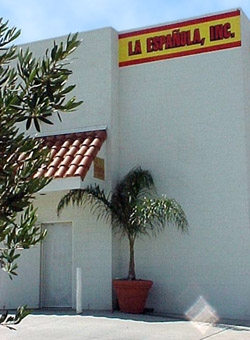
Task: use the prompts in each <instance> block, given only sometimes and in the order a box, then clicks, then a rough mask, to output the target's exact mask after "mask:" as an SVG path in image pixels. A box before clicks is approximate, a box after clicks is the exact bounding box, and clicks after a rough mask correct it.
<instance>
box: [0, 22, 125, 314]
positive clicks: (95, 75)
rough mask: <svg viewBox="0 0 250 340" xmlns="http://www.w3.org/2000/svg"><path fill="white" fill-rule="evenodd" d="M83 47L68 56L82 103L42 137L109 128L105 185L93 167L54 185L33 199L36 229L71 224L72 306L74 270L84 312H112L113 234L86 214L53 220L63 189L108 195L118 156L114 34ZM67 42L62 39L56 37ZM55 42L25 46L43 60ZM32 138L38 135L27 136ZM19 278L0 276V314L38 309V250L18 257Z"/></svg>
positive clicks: (96, 34)
mask: <svg viewBox="0 0 250 340" xmlns="http://www.w3.org/2000/svg"><path fill="white" fill-rule="evenodd" d="M79 39H81V40H82V43H81V45H80V46H79V47H78V49H77V50H76V51H75V52H74V54H73V55H72V57H71V59H72V62H73V63H72V65H71V66H70V67H72V70H73V75H72V77H71V78H70V83H72V84H77V88H76V90H75V92H74V95H76V96H77V99H78V100H84V103H83V104H82V106H81V107H80V108H78V109H77V111H75V112H72V113H67V114H61V117H62V120H63V121H62V123H61V122H59V120H58V118H57V117H54V125H53V126H48V125H44V124H42V125H41V126H42V132H41V135H47V134H60V133H68V132H79V131H90V130H96V129H103V128H105V129H107V133H108V139H107V141H106V142H105V143H104V144H103V146H102V149H101V150H100V152H99V154H98V156H99V157H102V158H103V159H104V160H105V181H101V180H97V179H94V176H93V166H91V168H90V170H89V172H88V174H87V176H86V178H85V180H84V182H82V181H81V179H79V178H67V179H59V180H55V181H52V182H51V183H50V184H49V185H48V186H47V187H46V188H44V190H43V191H42V193H43V195H44V194H45V196H40V195H37V199H36V204H37V206H38V207H39V210H38V211H39V220H38V224H39V225H42V224H46V223H57V222H70V223H72V229H73V233H72V234H73V239H72V243H73V244H72V249H73V258H72V282H73V285H72V301H73V304H72V307H73V308H75V307H76V268H77V267H80V268H81V269H82V276H83V282H82V286H83V296H82V307H83V308H84V309H103V310H105V309H111V308H112V286H111V281H112V233H111V229H110V227H109V226H105V225H103V223H97V222H96V220H95V218H94V217H92V216H91V215H90V214H89V213H88V212H87V211H85V212H84V213H83V212H82V210H81V209H80V208H79V209H71V208H68V209H65V210H64V211H63V213H62V215H61V216H60V218H58V217H57V215H56V207H57V204H58V202H59V200H60V198H61V197H62V195H63V194H64V193H66V191H63V190H64V189H71V188H80V187H84V186H86V185H87V184H89V183H91V182H96V183H98V184H100V185H102V186H103V187H105V189H106V190H107V191H110V190H111V187H112V186H113V180H114V179H115V178H116V176H113V175H112V173H111V171H114V172H117V170H116V169H117V167H118V152H119V131H118V115H116V113H117V105H118V97H117V92H118V85H117V83H118V54H117V49H118V41H117V32H115V31H114V30H113V29H111V28H106V29H103V30H96V31H90V32H86V33H81V34H79ZM57 40H58V41H61V40H65V37H62V38H58V39H57ZM52 46H53V40H45V41H39V42H35V43H32V44H30V45H29V46H28V45H27V46H23V48H24V49H25V48H26V47H29V48H30V50H32V51H33V52H34V55H36V56H40V55H43V53H44V52H45V50H46V49H47V48H48V47H52ZM29 133H31V134H33V133H34V134H36V135H39V134H38V133H36V131H34V130H33V131H32V130H31V131H29ZM18 263H19V270H18V277H17V278H14V280H13V281H11V282H10V280H9V278H8V276H7V274H6V273H3V272H0V309H1V308H3V307H6V308H17V307H18V306H19V305H20V304H27V305H29V307H32V308H38V307H40V293H41V289H40V284H41V283H40V282H41V280H40V279H41V277H40V274H41V272H40V265H41V250H40V246H37V247H36V248H34V249H32V250H29V251H25V252H23V253H22V258H21V260H19V262H18Z"/></svg>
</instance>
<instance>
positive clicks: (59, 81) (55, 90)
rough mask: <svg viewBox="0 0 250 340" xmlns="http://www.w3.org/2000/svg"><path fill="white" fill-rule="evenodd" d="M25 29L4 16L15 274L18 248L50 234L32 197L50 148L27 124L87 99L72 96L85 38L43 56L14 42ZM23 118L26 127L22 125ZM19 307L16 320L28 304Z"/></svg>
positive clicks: (7, 185)
mask: <svg viewBox="0 0 250 340" xmlns="http://www.w3.org/2000/svg"><path fill="white" fill-rule="evenodd" d="M19 34H20V31H19V30H17V29H16V28H9V27H8V22H4V20H3V19H0V266H1V267H2V269H3V270H5V271H6V272H8V273H9V275H10V277H12V276H13V275H16V274H17V272H16V269H17V262H16V260H17V259H18V257H19V256H20V252H19V251H18V250H20V249H28V248H30V247H31V246H33V245H35V244H37V243H38V242H40V241H41V240H42V239H43V238H44V237H45V233H44V232H41V230H40V228H39V227H38V226H37V225H36V223H37V210H36V209H35V208H34V207H33V205H32V202H33V199H34V194H35V193H37V192H38V191H39V190H41V189H42V188H44V187H45V186H46V185H47V184H48V183H49V181H50V179H48V178H39V177H38V176H37V173H38V170H39V169H40V168H42V167H44V166H46V164H47V163H48V162H49V160H50V156H49V152H50V150H49V149H48V148H46V147H44V145H43V140H42V139H38V138H33V137H31V136H29V134H28V131H27V130H28V129H29V128H30V127H31V126H34V127H35V129H36V130H37V131H41V128H42V126H43V125H44V124H53V123H52V119H51V118H52V117H53V116H54V115H58V116H59V117H60V113H61V112H70V111H73V110H75V109H76V108H77V107H78V106H79V105H80V104H81V102H80V101H78V102H77V101H76V98H75V97H74V96H70V94H71V92H72V91H73V90H74V88H75V85H69V84H68V80H69V77H70V75H71V74H72V71H71V70H70V68H69V64H70V60H69V57H70V55H71V53H72V52H73V51H74V50H75V49H76V48H77V47H78V46H79V44H80V41H79V40H78V37H77V34H74V35H69V36H68V37H67V39H66V41H65V42H60V43H56V42H54V44H53V45H52V47H51V49H47V50H46V51H45V53H44V56H43V57H42V58H39V59H37V58H35V57H34V56H33V53H32V52H31V51H30V50H29V49H26V50H22V49H20V48H18V47H17V46H15V45H12V44H13V41H14V40H15V39H16V38H17V37H18V36H19ZM20 122H24V123H25V124H26V125H25V126H26V131H24V132H22V131H21V130H20V126H21V125H20ZM24 130H25V129H24ZM19 312H20V313H21V314H20V313H19V314H18V316H17V319H15V320H19V319H18V318H19V317H20V315H22V313H23V310H22V309H20V311H19ZM9 320H10V319H9Z"/></svg>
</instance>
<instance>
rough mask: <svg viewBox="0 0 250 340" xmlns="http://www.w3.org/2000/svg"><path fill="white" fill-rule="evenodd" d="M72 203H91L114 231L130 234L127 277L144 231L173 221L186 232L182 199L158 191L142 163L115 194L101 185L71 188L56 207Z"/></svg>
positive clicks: (153, 231)
mask: <svg viewBox="0 0 250 340" xmlns="http://www.w3.org/2000/svg"><path fill="white" fill-rule="evenodd" d="M69 204H73V205H77V206H83V207H85V206H87V205H89V206H90V210H91V212H92V213H93V214H94V215H95V216H96V217H97V219H103V220H105V221H108V220H110V221H111V223H112V227H113V229H114V231H115V232H118V233H120V234H121V235H123V236H127V237H128V240H129V245H130V262H129V273H128V278H129V279H131V280H134V279H135V278H136V275H135V261H134V244H135V240H136V238H138V237H140V236H141V235H147V236H149V235H154V236H156V235H157V234H158V233H159V232H160V231H162V230H163V229H164V228H165V225H166V224H172V225H174V226H175V227H177V229H179V230H181V231H183V232H185V231H187V230H188V221H187V218H186V215H185V212H184V211H183V209H182V207H181V206H180V204H179V203H177V202H176V201H175V200H174V199H169V198H167V197H166V196H161V197H159V196H158V195H157V192H156V189H155V186H154V181H153V177H152V175H151V173H150V172H149V171H147V170H143V169H142V168H141V167H137V168H134V169H132V170H131V171H130V172H129V173H128V174H127V175H126V176H125V177H124V178H123V179H122V180H121V181H120V182H119V183H118V184H117V185H116V187H115V189H114V191H113V193H112V194H109V195H107V196H106V195H105V193H104V191H103V190H101V189H100V187H99V186H98V185H95V186H88V187H87V188H86V189H77V190H70V191H69V192H68V193H67V194H66V195H64V196H63V197H62V198H61V200H60V202H59V204H58V207H57V212H58V214H60V212H61V211H62V210H63V209H64V208H65V207H66V206H68V205H69Z"/></svg>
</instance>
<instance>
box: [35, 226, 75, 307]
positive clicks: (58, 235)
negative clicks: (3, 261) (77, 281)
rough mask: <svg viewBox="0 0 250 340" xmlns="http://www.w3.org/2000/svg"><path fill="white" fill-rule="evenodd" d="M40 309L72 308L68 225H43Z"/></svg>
mask: <svg viewBox="0 0 250 340" xmlns="http://www.w3.org/2000/svg"><path fill="white" fill-rule="evenodd" d="M42 229H43V230H44V229H46V230H47V235H46V237H45V239H44V241H43V243H42V257H41V258H42V271H41V307H57V308H59V307H61V308H62V307H72V226H71V223H48V224H43V225H42Z"/></svg>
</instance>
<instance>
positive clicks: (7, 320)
mask: <svg viewBox="0 0 250 340" xmlns="http://www.w3.org/2000/svg"><path fill="white" fill-rule="evenodd" d="M29 314H30V310H29V309H28V308H27V306H21V307H19V308H18V309H17V311H16V313H15V315H9V312H8V311H7V310H6V311H5V312H4V313H3V314H2V315H1V316H0V326H3V327H6V328H9V329H10V330H16V329H15V327H13V325H18V324H19V323H20V322H21V321H22V320H23V319H24V318H25V317H26V316H27V315H29Z"/></svg>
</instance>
